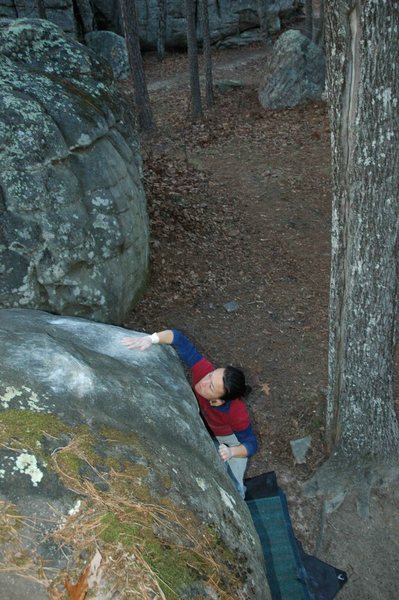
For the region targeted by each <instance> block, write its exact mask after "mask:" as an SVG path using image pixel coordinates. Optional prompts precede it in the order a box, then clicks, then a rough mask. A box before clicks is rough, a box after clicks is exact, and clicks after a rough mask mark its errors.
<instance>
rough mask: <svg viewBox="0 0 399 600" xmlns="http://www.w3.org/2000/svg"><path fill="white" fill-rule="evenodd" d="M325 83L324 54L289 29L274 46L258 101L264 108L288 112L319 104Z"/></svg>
mask: <svg viewBox="0 0 399 600" xmlns="http://www.w3.org/2000/svg"><path fill="white" fill-rule="evenodd" d="M324 80H325V57H324V54H323V51H322V50H321V49H320V48H319V47H318V46H316V45H315V44H314V43H313V42H311V41H310V40H309V39H308V38H307V37H305V36H304V35H302V33H301V32H300V31H297V30H293V29H292V30H290V31H287V32H286V33H283V34H282V35H281V36H280V37H279V39H278V40H277V42H276V44H275V46H274V51H273V56H272V59H271V61H270V62H269V64H268V65H267V66H266V71H265V73H264V76H263V82H262V84H261V86H260V90H259V100H260V103H261V104H262V106H263V107H264V108H289V107H292V106H297V105H298V104H302V103H304V102H308V101H309V100H320V99H321V95H322V93H323V90H324Z"/></svg>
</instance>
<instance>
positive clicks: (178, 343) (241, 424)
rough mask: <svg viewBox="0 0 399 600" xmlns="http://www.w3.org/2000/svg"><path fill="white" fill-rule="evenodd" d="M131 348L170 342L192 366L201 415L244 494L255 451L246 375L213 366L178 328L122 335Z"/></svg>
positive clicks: (148, 346)
mask: <svg viewBox="0 0 399 600" xmlns="http://www.w3.org/2000/svg"><path fill="white" fill-rule="evenodd" d="M122 343H123V344H124V345H125V346H126V347H127V348H129V349H131V350H141V351H143V350H146V349H148V348H150V347H151V346H152V344H171V345H172V346H173V347H174V348H175V349H176V351H177V353H178V355H179V356H180V358H181V359H182V360H183V362H184V363H185V364H186V365H187V366H188V367H189V368H190V369H191V373H192V386H193V390H194V393H195V396H196V398H197V401H198V404H199V408H200V412H201V415H202V418H203V420H204V422H205V425H206V426H207V429H208V430H209V431H210V433H211V435H212V436H213V437H214V439H216V440H217V441H218V442H219V446H218V452H219V456H220V458H221V459H222V460H223V462H224V464H225V466H226V469H227V472H228V473H229V475H230V477H231V479H232V480H233V482H234V484H235V486H236V488H237V490H238V492H239V494H240V496H241V497H242V498H244V497H245V486H244V482H243V480H244V473H245V469H246V466H247V462H248V458H249V457H250V456H252V455H253V454H255V452H256V450H257V441H256V437H255V433H254V430H253V428H252V425H251V421H250V418H249V414H248V410H247V407H246V406H245V404H244V402H243V400H242V397H243V396H246V395H247V394H248V393H249V391H250V390H251V388H250V387H249V386H247V385H246V383H245V375H244V373H243V372H242V371H241V369H237V368H235V367H231V366H228V367H224V368H218V369H217V368H215V366H214V365H213V364H212V363H211V362H209V361H208V360H207V359H206V358H204V357H203V356H202V354H200V352H199V351H198V350H197V348H196V347H195V346H194V345H193V343H192V342H191V341H190V340H189V339H188V338H187V337H186V336H185V335H183V333H181V331H178V330H177V329H167V330H165V331H160V332H159V333H153V334H152V335H145V336H142V337H130V336H129V337H124V338H123V339H122Z"/></svg>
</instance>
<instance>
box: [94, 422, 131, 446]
mask: <svg viewBox="0 0 399 600" xmlns="http://www.w3.org/2000/svg"><path fill="white" fill-rule="evenodd" d="M99 433H100V435H102V436H103V437H104V438H105V440H106V441H107V442H108V443H112V442H118V443H119V444H126V445H127V446H133V447H139V448H141V443H140V439H139V437H138V436H137V435H135V434H134V433H126V432H125V431H119V429H114V428H113V427H107V426H105V425H104V426H102V427H100V429H99Z"/></svg>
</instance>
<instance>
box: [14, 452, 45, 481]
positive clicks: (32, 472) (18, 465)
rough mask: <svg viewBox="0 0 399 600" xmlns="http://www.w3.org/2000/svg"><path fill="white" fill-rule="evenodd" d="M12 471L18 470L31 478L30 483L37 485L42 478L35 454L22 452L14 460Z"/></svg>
mask: <svg viewBox="0 0 399 600" xmlns="http://www.w3.org/2000/svg"><path fill="white" fill-rule="evenodd" d="M13 470H14V471H19V472H20V473H23V474H24V475H28V476H29V477H30V478H31V481H32V485H33V486H34V487H37V484H38V483H40V482H41V480H42V479H43V473H42V471H41V470H40V469H39V467H38V466H37V460H36V456H35V455H34V454H28V453H26V452H23V453H22V454H20V455H19V456H18V458H17V460H16V461H15V467H14V469H13Z"/></svg>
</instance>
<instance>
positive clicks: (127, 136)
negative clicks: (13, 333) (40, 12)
mask: <svg viewBox="0 0 399 600" xmlns="http://www.w3.org/2000/svg"><path fill="white" fill-rule="evenodd" d="M0 57H1V58H0V59H1V63H2V78H1V81H0V159H1V164H2V172H1V174H0V208H1V210H2V229H1V230H0V264H1V269H2V273H1V274H2V277H1V283H0V306H2V307H24V308H42V309H46V310H50V311H51V312H56V313H61V314H62V313H64V314H73V315H80V316H87V317H89V318H92V319H96V320H100V321H107V322H111V323H121V322H122V320H123V319H124V317H125V315H126V314H127V312H128V310H129V309H130V307H131V306H132V304H133V303H134V301H135V299H136V298H137V297H138V295H139V294H140V292H141V290H142V288H143V285H144V283H145V280H146V275H147V265H148V222H147V214H146V206H145V197H144V192H143V188H142V184H141V159H140V155H139V149H138V143H137V140H136V137H135V133H134V130H133V127H132V124H131V123H130V122H129V121H128V119H127V118H128V115H129V110H130V107H127V106H124V104H123V102H122V101H121V98H120V96H119V95H118V94H117V91H116V89H115V88H114V84H113V80H112V77H111V72H110V68H109V67H108V66H107V64H106V63H104V62H101V61H100V60H99V59H97V58H96V57H95V55H94V53H92V52H91V51H89V50H87V49H86V48H85V46H82V45H81V44H78V43H76V42H72V41H68V40H67V39H66V38H65V37H64V35H63V33H62V31H61V30H60V29H58V28H57V27H56V26H54V25H53V24H51V23H50V22H48V21H43V20H25V19H19V20H16V21H12V22H11V23H10V24H9V25H4V26H3V27H1V28H0Z"/></svg>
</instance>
